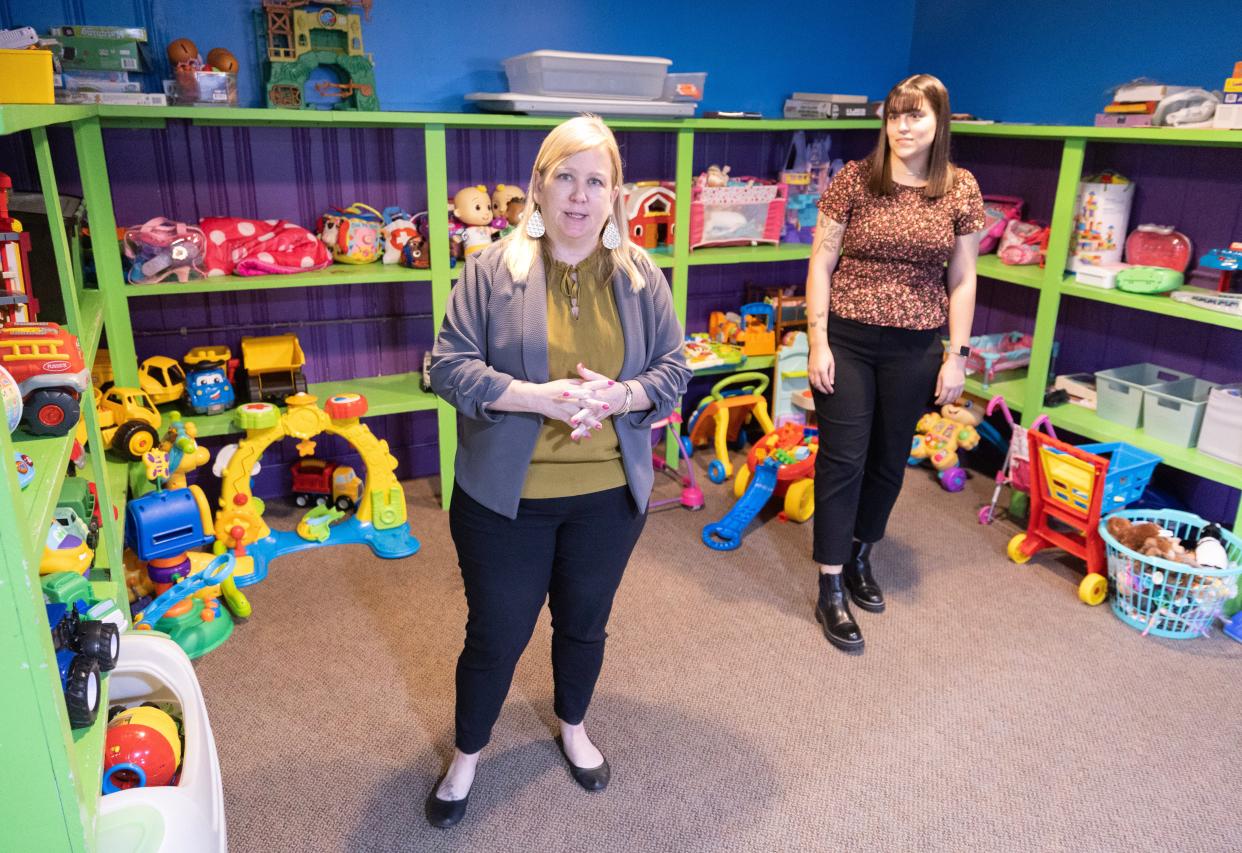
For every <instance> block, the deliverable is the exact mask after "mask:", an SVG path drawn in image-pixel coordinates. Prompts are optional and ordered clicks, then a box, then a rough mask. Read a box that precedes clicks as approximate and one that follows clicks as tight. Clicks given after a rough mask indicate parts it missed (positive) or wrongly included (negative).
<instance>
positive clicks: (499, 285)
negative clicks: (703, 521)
mask: <svg viewBox="0 0 1242 853" xmlns="http://www.w3.org/2000/svg"><path fill="white" fill-rule="evenodd" d="M505 246H506V244H505V243H503V242H501V243H495V244H493V245H491V246H489V247H487V248H486V249H484V250H483V251H482V252H479V253H477V254H475V255H471V256H470V257H469V258H467V259H466V268H465V270H464V271H463V272H462V274H461V279H460V281H458V282H457V284H456V286H454V288H453V292H452V294H451V295H450V297H449V303H448V310H447V311H446V313H445V315H444V324H443V325H442V326H441V327H440V334H439V336H438V337H437V338H436V343H435V348H434V349H433V350H432V357H431V387H432V388H433V389H434V390H435V392H436V393H437V394H439V395H440V397H441V398H443V399H444V400H445V401H447V402H448V403H449V404H450V405H452V406H453V407H454V408H455V409H457V459H456V462H455V464H454V470H455V472H456V478H457V482H458V483H460V484H461V487H462V489H463V490H465V492H466V493H467V494H468V495H470V497H472V498H474V499H475V500H476V501H478V502H479V503H481V504H483V505H484V506H485V507H487V508H488V509H490V510H492V511H494V512H497V513H499V514H501V515H504V516H507V517H509V518H516V517H517V511H518V501H519V500H520V499H521V496H522V486H523V484H524V483H525V482H526V470H527V468H528V467H529V466H530V458H531V455H532V454H533V453H534V451H535V442H536V440H537V439H538V437H539V429H540V427H541V426H542V425H543V416H542V415H538V414H535V413H533V412H494V411H491V410H490V409H488V408H487V405H488V404H489V403H492V402H495V401H496V399H498V398H499V397H500V395H501V394H502V393H504V390H505V389H506V388H507V387H509V383H510V382H512V381H513V380H515V379H522V380H525V381H528V382H547V381H548V316H547V311H548V307H547V288H546V284H545V276H544V269H543V261H542V259H541V258H540V257H538V256H536V258H535V265H534V266H533V267H532V268H531V271H530V276H529V277H528V278H527V280H526V281H516V282H515V281H514V280H513V278H512V277H511V276H510V275H509V270H508V268H506V267H505V264H504V250H505ZM638 266H639V269H640V270H642V272H643V275H644V276H645V277H646V279H647V285H646V287H644V288H643V289H642V290H640V291H638V292H637V293H635V292H633V291H631V290H630V282H629V279H628V278H626V277H625V275H624V274H623V273H621V272H620V271H618V272H616V273H615V274H614V275H613V277H612V289H613V293H614V294H615V296H616V302H617V313H618V314H619V315H620V318H621V331H622V334H623V337H624V341H625V359H624V361H623V362H622V365H621V373H620V375H619V376H618V377H617V378H618V379H636V380H638V382H639V383H641V384H642V386H643V388H644V389H646V391H647V396H648V397H649V398H650V399H651V402H652V406H653V408H651V409H649V410H647V411H645V412H635V413H632V414H628V415H624V416H622V417H620V418H613V425H614V426H615V428H616V431H617V439H618V443H619V444H620V449H621V461H622V463H623V464H624V466H625V476H626V480H627V481H628V483H629V486H630V491H631V492H632V493H633V495H634V501H635V502H636V503H637V504H638V506H639V507H640V508H641V509H643V510H644V511H645V510H646V508H647V498H648V497H649V496H650V494H651V483H652V479H653V477H654V475H653V473H652V467H651V424H652V423H653V422H655V421H657V420H659V419H660V418H663V417H666V416H667V415H668V414H669V413H670V412H672V411H673V409H674V407H675V406H677V405H678V403H679V402H680V400H681V396H682V394H684V393H685V391H686V384H687V383H688V382H689V381H690V369H689V368H688V367H686V362H685V359H684V358H683V357H682V352H681V346H682V330H681V324H680V323H679V322H678V321H677V315H676V314H675V313H674V311H673V303H672V294H671V292H670V289H669V286H668V282H667V280H666V279H665V278H664V274H663V273H661V272H660V270H659V268H658V267H656V265H655V264H653V263H652V262H651V260H650V259H649V258H647V257H641V258H639V259H638Z"/></svg>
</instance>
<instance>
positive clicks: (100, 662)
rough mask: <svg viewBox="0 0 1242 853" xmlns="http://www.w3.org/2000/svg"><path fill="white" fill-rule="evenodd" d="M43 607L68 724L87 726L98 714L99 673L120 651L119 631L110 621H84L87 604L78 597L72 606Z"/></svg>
mask: <svg viewBox="0 0 1242 853" xmlns="http://www.w3.org/2000/svg"><path fill="white" fill-rule="evenodd" d="M46 606H47V622H48V625H49V626H51V629H52V645H53V646H54V647H55V648H56V665H57V667H58V668H59V670H60V686H61V687H62V688H63V689H64V691H65V707H66V708H67V709H68V711H69V724H70V725H71V726H72V727H73V728H75V729H77V728H82V727H84V726H89V725H91V724H92V723H94V722H95V715H96V714H98V713H99V695H100V691H99V673H100V672H108V671H110V670H111V669H112V668H113V667H115V666H116V661H117V658H118V657H119V656H120V654H121V635H120V632H119V631H118V630H117V627H116V626H115V625H113V624H111V623H110V622H89V621H86V620H83V619H82V616H81V614H82V613H85V612H86V610H87V604H86V602H85V601H82V600H81V599H79V600H78V601H75V602H74V603H73V606H72V607H70V606H69V605H68V604H48V605H46Z"/></svg>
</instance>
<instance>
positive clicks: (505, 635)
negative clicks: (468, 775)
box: [449, 486, 647, 754]
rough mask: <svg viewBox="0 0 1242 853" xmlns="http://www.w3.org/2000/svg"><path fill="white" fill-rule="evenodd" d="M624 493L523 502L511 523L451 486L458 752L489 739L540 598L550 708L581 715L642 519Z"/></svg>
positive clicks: (572, 718)
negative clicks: (459, 589) (458, 619)
mask: <svg viewBox="0 0 1242 853" xmlns="http://www.w3.org/2000/svg"><path fill="white" fill-rule="evenodd" d="M646 520H647V516H646V514H645V513H642V512H639V511H638V507H637V505H636V504H635V503H634V498H633V496H632V495H631V494H630V490H629V488H628V487H625V486H622V487H621V488H617V489H608V490H606V491H603V492H594V493H592V494H587V495H578V496H575V497H570V498H550V499H543V500H523V501H522V502H521V503H520V504H519V507H518V515H517V518H515V519H510V518H506V517H505V516H503V515H499V514H498V513H495V512H492V511H491V510H490V509H488V508H487V507H485V506H483V505H482V504H480V503H478V502H477V501H476V500H474V499H473V498H471V497H470V496H469V495H467V494H466V493H465V492H464V491H462V490H461V488H460V487H456V486H455V487H454V489H453V500H452V503H451V505H450V508H449V529H450V530H451V531H452V535H453V542H454V544H455V545H456V546H457V559H458V562H459V564H460V565H461V576H462V580H463V581H464V582H465V586H466V604H467V605H468V607H469V612H470V615H469V618H468V619H467V621H466V645H465V648H463V649H462V652H461V657H459V658H458V659H457V738H456V741H457V748H458V749H460V750H461V751H462V752H464V753H467V754H469V753H474V752H478V751H479V750H480V749H482V748H483V747H484V746H486V745H487V742H488V740H490V739H491V735H492V726H493V725H495V723H496V718H497V717H499V716H500V706H501V705H503V704H504V701H505V696H506V695H507V694H508V692H509V685H510V683H511V682H512V681H513V669H514V667H515V666H517V662H518V658H520V657H521V656H522V652H523V650H525V648H526V644H527V643H528V642H530V636H531V633H532V632H533V631H534V630H535V622H536V620H537V619H538V618H539V612H540V611H541V610H542V609H543V602H544V599H545V598H546V599H547V601H548V608H549V609H550V610H551V611H552V680H553V697H554V701H553V709H554V710H555V711H556V716H557V717H559V718H560V719H562V720H564V721H565V722H567V723H570V724H577V723H580V722H582V719H583V717H585V716H586V711H587V706H588V705H589V704H590V702H591V694H592V693H593V692H594V690H595V681H596V679H597V678H598V677H599V671H600V667H601V666H602V665H603V663H604V640H605V638H606V637H607V636H608V635H607V632H606V631H605V627H606V626H607V624H608V615H609V613H610V612H611V611H612V600H613V596H614V595H616V592H617V587H618V586H619V585H620V584H621V575H622V573H623V572H624V571H625V564H626V563H627V562H628V561H629V559H630V552H631V551H633V550H634V545H635V543H637V542H638V535H639V534H640V533H641V532H642V529H643V524H644V523H645V522H646Z"/></svg>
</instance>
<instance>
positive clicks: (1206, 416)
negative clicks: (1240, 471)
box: [1199, 384, 1242, 465]
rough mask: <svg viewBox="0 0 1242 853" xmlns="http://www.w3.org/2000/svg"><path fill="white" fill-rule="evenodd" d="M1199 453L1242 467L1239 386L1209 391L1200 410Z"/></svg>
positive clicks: (1241, 397) (1241, 392) (1241, 398)
mask: <svg viewBox="0 0 1242 853" xmlns="http://www.w3.org/2000/svg"><path fill="white" fill-rule="evenodd" d="M1199 450H1200V451H1201V452H1203V453H1206V454H1208V455H1210V456H1215V457H1216V458H1217V459H1224V460H1225V461H1226V462H1232V463H1233V464H1234V465H1242V384H1238V385H1224V386H1221V387H1219V388H1213V389H1212V393H1211V395H1210V396H1209V397H1208V402H1207V407H1206V408H1205V409H1204V411H1203V426H1202V427H1201V428H1200V430H1199Z"/></svg>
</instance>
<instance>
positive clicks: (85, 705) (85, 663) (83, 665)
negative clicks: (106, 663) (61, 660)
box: [65, 655, 99, 729]
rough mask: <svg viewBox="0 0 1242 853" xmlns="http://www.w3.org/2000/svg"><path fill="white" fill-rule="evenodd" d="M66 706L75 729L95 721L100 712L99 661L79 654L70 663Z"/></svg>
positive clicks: (66, 680) (70, 722) (66, 685)
mask: <svg viewBox="0 0 1242 853" xmlns="http://www.w3.org/2000/svg"><path fill="white" fill-rule="evenodd" d="M65 708H66V709H67V710H68V711H69V724H70V725H71V726H72V727H73V728H75V729H80V728H83V727H84V726H89V725H90V724H91V723H93V722H95V715H96V714H98V713H99V661H97V660H95V659H94V658H88V657H86V655H78V656H77V657H75V658H74V659H73V661H72V662H71V663H70V664H69V674H68V676H67V677H66V679H65Z"/></svg>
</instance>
